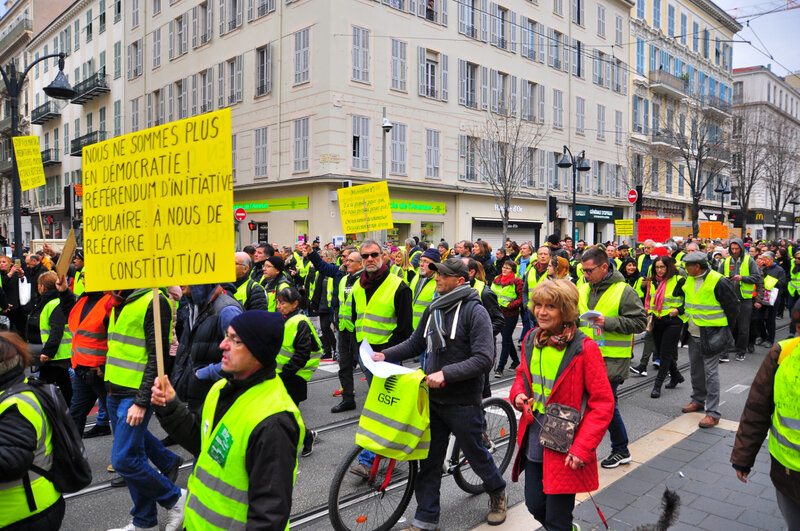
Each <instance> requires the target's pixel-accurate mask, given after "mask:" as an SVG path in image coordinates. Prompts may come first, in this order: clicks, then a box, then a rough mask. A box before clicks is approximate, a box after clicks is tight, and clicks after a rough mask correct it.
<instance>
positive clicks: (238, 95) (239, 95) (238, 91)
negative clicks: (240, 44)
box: [234, 55, 244, 101]
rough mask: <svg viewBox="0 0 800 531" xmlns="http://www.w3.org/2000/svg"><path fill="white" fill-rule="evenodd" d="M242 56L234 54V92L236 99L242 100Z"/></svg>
mask: <svg viewBox="0 0 800 531" xmlns="http://www.w3.org/2000/svg"><path fill="white" fill-rule="evenodd" d="M243 59H244V56H242V55H237V56H236V81H235V83H236V84H235V87H234V88H235V92H236V101H242V85H243V82H242V77H243V75H244V73H243V72H242V68H243V63H244V61H243Z"/></svg>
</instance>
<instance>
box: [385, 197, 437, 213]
mask: <svg viewBox="0 0 800 531" xmlns="http://www.w3.org/2000/svg"><path fill="white" fill-rule="evenodd" d="M389 204H390V205H391V207H392V212H407V213H410V214H440V215H444V214H446V213H447V203H443V202H440V201H405V200H402V199H391V198H390V200H389Z"/></svg>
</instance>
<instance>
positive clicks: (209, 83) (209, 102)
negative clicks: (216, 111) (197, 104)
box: [206, 66, 214, 112]
mask: <svg viewBox="0 0 800 531" xmlns="http://www.w3.org/2000/svg"><path fill="white" fill-rule="evenodd" d="M213 107H214V67H213V66H212V67H210V68H209V69H208V70H206V112H209V111H211V110H212V109H213Z"/></svg>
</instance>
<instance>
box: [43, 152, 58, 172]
mask: <svg viewBox="0 0 800 531" xmlns="http://www.w3.org/2000/svg"><path fill="white" fill-rule="evenodd" d="M59 151H60V150H59V149H58V148H50V149H45V150H43V151H42V165H43V166H44V167H45V168H46V167H48V166H55V165H56V164H61V159H60V158H59V156H58V155H59V153H58V152H59Z"/></svg>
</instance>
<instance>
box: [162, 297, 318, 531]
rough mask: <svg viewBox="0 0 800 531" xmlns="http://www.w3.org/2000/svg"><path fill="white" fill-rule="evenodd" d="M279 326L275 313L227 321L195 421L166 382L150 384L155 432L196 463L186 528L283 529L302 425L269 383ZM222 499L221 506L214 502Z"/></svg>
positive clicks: (275, 382) (279, 387) (277, 386)
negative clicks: (216, 367) (213, 379)
mask: <svg viewBox="0 0 800 531" xmlns="http://www.w3.org/2000/svg"><path fill="white" fill-rule="evenodd" d="M283 321H284V320H283V316H282V315H281V314H279V313H274V312H265V311H263V310H252V311H249V312H245V313H243V314H241V315H238V316H237V317H235V318H233V319H232V320H231V322H230V325H229V326H228V330H227V334H226V335H225V339H223V340H222V343H221V344H220V348H221V349H222V351H223V356H222V370H223V371H225V373H227V376H226V378H225V379H223V380H220V381H219V382H217V383H216V384H214V386H213V387H212V388H211V390H210V391H209V393H208V396H207V397H206V401H205V405H204V406H203V411H202V415H196V414H193V413H192V412H191V411H190V410H189V409H188V408H187V407H186V406H185V405H184V404H182V403H181V402H180V400H179V399H178V398H177V397H176V396H175V390H174V389H173V388H172V385H171V384H170V383H169V379H168V378H167V377H165V378H164V385H163V388H162V385H161V382H160V381H159V379H158V378H157V379H156V382H155V384H154V385H153V389H152V398H151V401H152V403H153V404H154V405H155V406H156V407H155V411H156V415H157V416H158V420H159V422H160V423H161V426H162V427H163V428H164V429H165V430H166V431H167V433H169V435H170V436H171V437H173V438H174V439H175V440H176V441H177V442H178V444H180V445H181V446H183V447H184V448H186V450H188V451H189V452H191V453H192V455H194V456H195V458H196V465H195V469H194V473H193V474H192V476H191V477H190V478H189V485H188V489H189V496H188V499H187V502H186V512H185V520H184V525H185V527H186V528H187V529H206V528H208V527H211V525H212V523H213V522H219V521H228V522H229V524H230V525H233V524H239V525H243V526H247V527H251V526H252V527H258V528H263V529H284V528H286V527H287V525H288V522H289V514H290V513H291V509H292V489H293V485H294V480H295V476H296V471H297V451H298V444H299V441H302V440H303V437H304V435H305V426H304V424H303V420H302V418H301V417H300V412H299V410H298V409H297V406H295V405H294V402H292V400H291V398H289V395H288V393H287V392H286V389H285V388H284V386H283V384H282V383H281V381H280V378H276V377H275V367H276V362H275V357H276V355H277V354H278V351H279V350H280V348H281V343H282V342H283ZM242 472H244V473H245V474H246V478H245V479H243V475H242ZM249 478H257V479H256V480H254V481H250V480H249ZM264 478H269V481H264V480H263V479H264ZM231 486H232V487H234V488H231ZM221 494H222V495H221ZM222 499H224V500H226V502H225V503H219V500H222Z"/></svg>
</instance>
